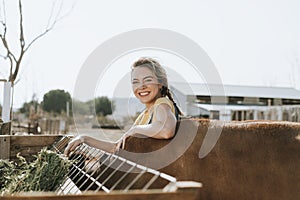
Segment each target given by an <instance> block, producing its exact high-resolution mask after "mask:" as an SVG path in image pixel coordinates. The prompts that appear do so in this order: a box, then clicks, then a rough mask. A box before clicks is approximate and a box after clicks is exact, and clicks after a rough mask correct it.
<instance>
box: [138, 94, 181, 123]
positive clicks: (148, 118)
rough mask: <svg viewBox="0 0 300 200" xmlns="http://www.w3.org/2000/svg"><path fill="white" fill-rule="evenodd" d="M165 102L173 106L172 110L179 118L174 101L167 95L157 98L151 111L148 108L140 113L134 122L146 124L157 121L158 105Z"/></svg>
mask: <svg viewBox="0 0 300 200" xmlns="http://www.w3.org/2000/svg"><path fill="white" fill-rule="evenodd" d="M163 103H164V104H167V105H168V106H169V107H170V108H171V111H172V112H173V113H174V115H175V116H176V118H177V114H176V111H175V107H174V104H173V102H172V101H171V100H170V99H168V98H166V97H160V98H158V99H156V101H155V103H154V105H153V106H152V109H151V111H150V112H149V111H148V109H146V110H144V111H143V112H142V113H141V114H139V116H138V117H137V118H136V120H135V122H134V125H146V124H150V123H151V122H153V121H156V117H155V116H156V115H155V112H156V107H157V106H158V105H160V104H163Z"/></svg>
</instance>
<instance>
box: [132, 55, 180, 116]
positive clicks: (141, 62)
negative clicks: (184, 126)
mask: <svg viewBox="0 0 300 200" xmlns="http://www.w3.org/2000/svg"><path fill="white" fill-rule="evenodd" d="M137 67H147V68H148V69H150V70H151V71H152V72H153V73H154V74H155V76H156V77H157V80H158V82H159V83H160V84H161V85H162V88H161V91H160V92H161V96H162V97H166V96H167V97H168V98H169V99H170V100H171V101H172V102H173V104H174V107H175V110H176V111H177V113H178V114H179V115H183V113H182V112H181V110H180V109H179V108H178V106H177V105H176V103H175V101H174V98H173V95H172V94H171V92H170V90H169V84H168V78H167V73H166V71H165V69H164V68H163V67H162V66H161V65H160V64H159V62H157V61H156V60H154V59H153V58H148V57H142V58H140V59H138V60H137V61H135V62H134V63H133V65H132V70H133V69H135V68H137Z"/></svg>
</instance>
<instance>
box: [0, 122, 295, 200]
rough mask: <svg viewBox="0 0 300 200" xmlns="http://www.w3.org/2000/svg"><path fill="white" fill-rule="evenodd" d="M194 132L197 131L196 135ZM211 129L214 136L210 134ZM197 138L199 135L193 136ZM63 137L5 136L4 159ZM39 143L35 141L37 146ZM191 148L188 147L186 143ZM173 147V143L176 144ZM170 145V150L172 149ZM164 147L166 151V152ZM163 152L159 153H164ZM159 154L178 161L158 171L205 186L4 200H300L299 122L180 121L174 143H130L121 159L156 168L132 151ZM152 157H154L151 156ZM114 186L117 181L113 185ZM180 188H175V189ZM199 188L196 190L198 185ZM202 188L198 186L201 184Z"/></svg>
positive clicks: (144, 140)
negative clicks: (208, 145) (210, 139)
mask: <svg viewBox="0 0 300 200" xmlns="http://www.w3.org/2000/svg"><path fill="white" fill-rule="evenodd" d="M195 130H196V132H195ZM208 130H210V131H208ZM216 130H221V134H220V137H219V138H218V141H217V143H216V144H215V145H213V148H212V150H211V151H210V152H209V153H208V154H207V155H206V156H204V157H201V158H200V157H199V151H200V149H201V147H202V145H204V144H203V141H204V138H206V137H207V135H209V134H211V135H214V134H216ZM194 133H195V134H194ZM61 137H62V136H1V138H0V142H1V143H0V144H1V158H9V159H15V157H14V155H15V153H16V152H17V150H21V151H22V152H23V153H24V154H25V153H26V152H27V153H28V154H32V153H34V152H38V151H39V149H41V148H42V147H44V146H47V145H51V144H53V143H54V142H55V141H56V140H57V139H59V138H61ZM34 140H35V141H36V142H33V141H34ZM186 141H191V143H190V144H189V145H188V147H185V145H186V144H188V142H186ZM172 142H173V144H172V145H174V146H172V145H170V143H172ZM169 146H170V148H169ZM164 147H166V148H164ZM160 150H161V151H160ZM155 151H159V152H160V156H158V157H156V160H157V161H158V163H159V162H161V161H162V160H164V159H166V160H167V159H168V157H171V156H172V153H173V154H178V155H179V156H178V158H177V159H176V160H174V161H173V162H170V163H167V164H166V166H162V168H160V169H157V170H158V171H159V172H161V173H165V174H168V175H170V176H172V177H175V178H176V183H177V184H178V185H180V184H181V182H180V181H195V182H201V183H202V184H203V187H202V188H201V189H199V187H198V188H197V187H196V188H195V187H193V183H192V184H189V183H190V182H188V183H183V185H185V187H181V186H178V187H175V188H176V189H175V190H174V191H169V192H164V191H163V188H160V189H158V188H154V189H149V190H139V189H138V190H129V191H127V192H126V193H124V192H120V191H115V192H112V193H105V192H101V191H99V192H97V193H90V192H87V193H84V194H80V195H66V196H59V195H54V194H53V193H50V194H49V193H42V194H40V193H38V194H36V193H35V194H22V195H19V196H10V197H8V196H7V197H2V198H3V199H60V198H61V199H62V198H63V199H68V198H69V199H83V198H86V199H104V198H105V199H166V198H173V199H214V200H215V199H222V200H223V199H272V200H273V199H299V198H300V190H299V188H300V182H299V180H300V170H299V166H300V156H299V152H300V123H292V122H283V121H244V122H221V121H214V120H198V119H197V120H195V119H187V120H182V121H181V122H180V125H179V130H178V132H177V134H176V136H175V137H174V138H173V139H172V140H156V139H151V138H136V137H132V138H129V139H128V140H127V142H126V146H125V150H124V151H120V152H119V154H118V155H120V156H121V157H124V158H126V159H128V160H131V161H133V162H135V163H139V164H141V165H142V166H147V167H150V168H154V169H155V168H156V167H157V165H156V164H157V163H156V164H155V163H154V164H153V162H152V161H153V159H145V156H134V154H128V152H137V153H141V152H142V153H145V154H144V155H148V154H147V153H148V152H155ZM149 155H150V154H149ZM112 181H115V180H112ZM175 185H176V184H175ZM194 186H195V185H194ZM198 186H199V185H198Z"/></svg>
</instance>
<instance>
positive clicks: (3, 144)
mask: <svg viewBox="0 0 300 200" xmlns="http://www.w3.org/2000/svg"><path fill="white" fill-rule="evenodd" d="M9 158H10V136H8V135H1V136H0V159H9Z"/></svg>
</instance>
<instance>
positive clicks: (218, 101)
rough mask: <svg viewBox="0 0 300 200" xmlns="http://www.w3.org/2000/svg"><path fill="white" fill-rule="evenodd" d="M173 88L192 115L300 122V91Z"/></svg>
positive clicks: (177, 85)
mask: <svg viewBox="0 0 300 200" xmlns="http://www.w3.org/2000/svg"><path fill="white" fill-rule="evenodd" d="M170 89H171V91H172V93H173V94H174V98H175V100H176V101H177V102H178V104H179V106H180V107H181V109H182V110H183V112H184V113H185V114H186V115H188V116H192V117H200V118H211V119H220V120H226V121H230V120H257V119H266V120H286V121H297V122H300V91H299V90H296V89H294V88H285V87H257V86H234V85H216V84H209V85H208V84H199V83H178V82H173V83H171V84H170Z"/></svg>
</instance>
